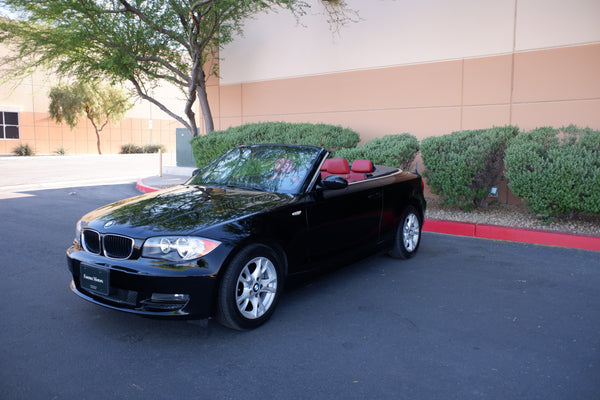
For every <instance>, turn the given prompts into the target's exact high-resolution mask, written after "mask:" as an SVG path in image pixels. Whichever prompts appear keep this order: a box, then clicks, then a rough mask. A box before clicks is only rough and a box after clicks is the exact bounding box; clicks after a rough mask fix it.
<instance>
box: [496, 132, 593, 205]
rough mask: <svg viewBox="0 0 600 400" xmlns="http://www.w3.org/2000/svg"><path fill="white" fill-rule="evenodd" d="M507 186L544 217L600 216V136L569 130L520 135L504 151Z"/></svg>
mask: <svg viewBox="0 0 600 400" xmlns="http://www.w3.org/2000/svg"><path fill="white" fill-rule="evenodd" d="M505 164H506V173H505V176H506V177H507V178H508V180H509V183H508V187H509V188H510V189H511V190H512V192H513V193H514V194H515V195H517V196H520V197H522V198H523V199H524V200H525V201H526V203H527V205H528V206H529V208H530V209H531V211H533V212H535V213H537V214H541V215H543V216H556V215H567V214H568V215H570V216H573V214H575V213H588V214H600V132H599V131H593V130H591V129H589V128H585V129H580V128H577V127H576V126H573V125H571V126H569V127H566V128H561V129H554V128H550V127H545V128H538V129H535V130H533V131H531V132H526V133H522V134H520V135H518V136H517V137H516V138H515V139H514V140H513V141H512V142H511V143H510V145H509V147H508V148H507V149H506V157H505Z"/></svg>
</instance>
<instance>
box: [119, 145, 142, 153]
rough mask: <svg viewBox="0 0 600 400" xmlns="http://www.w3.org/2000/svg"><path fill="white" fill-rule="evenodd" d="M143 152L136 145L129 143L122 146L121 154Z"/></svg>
mask: <svg viewBox="0 0 600 400" xmlns="http://www.w3.org/2000/svg"><path fill="white" fill-rule="evenodd" d="M141 152H142V148H141V147H140V146H136V145H135V144H131V143H127V144H124V145H122V146H121V154H136V153H141Z"/></svg>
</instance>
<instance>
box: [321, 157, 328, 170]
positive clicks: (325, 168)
mask: <svg viewBox="0 0 600 400" xmlns="http://www.w3.org/2000/svg"><path fill="white" fill-rule="evenodd" d="M328 165H329V159H327V160H325V162H324V163H323V165H321V171H327V166H328Z"/></svg>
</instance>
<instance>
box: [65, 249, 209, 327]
mask: <svg viewBox="0 0 600 400" xmlns="http://www.w3.org/2000/svg"><path fill="white" fill-rule="evenodd" d="M213 261H214V260H213ZM67 262H68V266H69V270H70V271H71V274H72V278H73V280H72V281H71V290H72V291H73V293H75V294H76V295H78V296H79V297H81V298H83V299H85V300H87V301H90V302H92V303H94V304H98V305H101V306H104V307H107V308H111V309H114V310H119V311H125V312H130V313H134V314H139V315H145V316H152V317H169V318H174V317H175V318H177V317H188V318H189V317H195V318H207V317H209V316H211V315H213V313H214V303H215V297H216V291H217V278H216V271H218V269H219V268H217V269H216V271H215V270H213V268H208V267H204V268H202V267H198V266H171V268H167V267H165V266H162V267H159V268H157V267H156V266H153V265H152V263H155V261H154V260H148V259H138V260H111V259H108V258H105V257H102V256H98V255H94V254H90V253H87V252H85V251H82V250H81V249H79V248H77V247H75V246H74V247H71V248H70V249H69V250H68V251H67ZM203 262H204V264H205V265H210V264H209V263H208V262H207V260H203ZM82 264H83V265H85V266H87V267H91V268H94V269H97V270H103V271H107V272H108V274H107V276H108V285H107V287H105V288H103V290H102V292H100V291H96V290H92V289H90V288H89V285H84V284H83V283H82V279H81V265H82ZM86 286H87V287H86Z"/></svg>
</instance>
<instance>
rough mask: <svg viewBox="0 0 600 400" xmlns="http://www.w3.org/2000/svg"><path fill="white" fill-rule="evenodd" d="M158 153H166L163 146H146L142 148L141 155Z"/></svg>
mask: <svg viewBox="0 0 600 400" xmlns="http://www.w3.org/2000/svg"><path fill="white" fill-rule="evenodd" d="M159 151H162V152H163V153H164V152H165V151H166V148H165V146H163V145H162V144H147V145H145V146H144V147H142V153H158V152H159Z"/></svg>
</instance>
